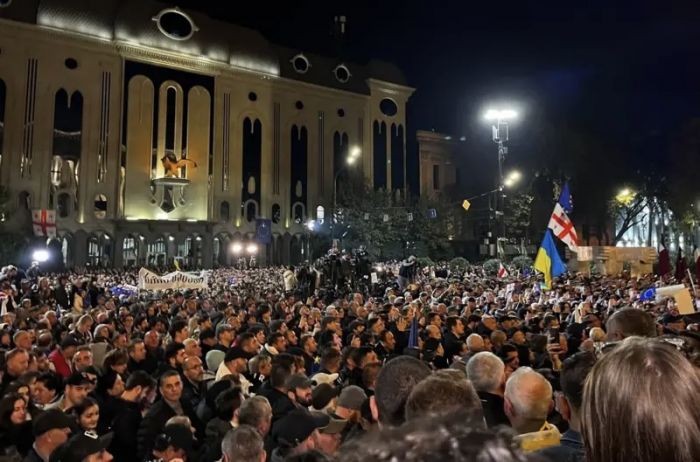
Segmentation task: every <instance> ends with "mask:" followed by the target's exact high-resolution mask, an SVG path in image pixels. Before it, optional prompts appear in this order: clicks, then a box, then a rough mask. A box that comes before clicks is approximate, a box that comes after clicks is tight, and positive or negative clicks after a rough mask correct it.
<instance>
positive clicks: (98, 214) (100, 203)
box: [95, 194, 107, 220]
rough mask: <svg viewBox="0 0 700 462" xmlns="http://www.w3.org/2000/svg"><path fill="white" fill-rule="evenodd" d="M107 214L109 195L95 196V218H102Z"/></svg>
mask: <svg viewBox="0 0 700 462" xmlns="http://www.w3.org/2000/svg"><path fill="white" fill-rule="evenodd" d="M106 216H107V196H105V195H104V194H97V195H96V196H95V218H97V219H98V220H102V219H103V218H104V217H106Z"/></svg>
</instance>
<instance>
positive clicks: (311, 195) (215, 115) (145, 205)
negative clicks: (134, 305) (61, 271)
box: [0, 0, 413, 268]
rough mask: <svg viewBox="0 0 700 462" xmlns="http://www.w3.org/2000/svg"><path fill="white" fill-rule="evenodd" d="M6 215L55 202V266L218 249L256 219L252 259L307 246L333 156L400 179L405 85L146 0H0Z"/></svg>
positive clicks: (335, 161)
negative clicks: (265, 239)
mask: <svg viewBox="0 0 700 462" xmlns="http://www.w3.org/2000/svg"><path fill="white" fill-rule="evenodd" d="M0 50H1V52H0V156H1V157H0V184H2V185H5V186H6V187H8V188H9V189H10V191H11V193H12V195H13V197H16V198H17V199H16V204H13V205H12V207H11V211H10V213H8V214H7V217H5V219H6V222H5V223H4V225H5V226H6V227H7V228H15V229H17V230H20V231H26V232H31V211H32V210H54V211H55V212H56V225H57V226H56V227H57V238H56V240H54V241H52V242H50V244H51V245H53V246H55V247H60V249H61V254H62V255H63V258H64V260H65V263H66V265H67V266H69V267H70V266H84V265H91V266H110V267H112V266H113V267H124V266H141V265H152V264H164V263H170V262H172V261H173V260H175V259H177V260H180V261H181V263H183V264H185V266H188V267H204V268H208V267H212V266H215V265H217V264H227V263H230V262H231V261H232V258H233V256H232V255H231V252H230V251H229V250H230V247H231V244H232V243H233V242H237V241H238V242H243V243H245V242H247V241H253V240H254V239H255V235H256V222H257V220H258V219H269V220H271V221H270V222H268V223H269V224H270V225H271V240H270V242H269V243H266V244H264V245H261V246H260V254H259V255H258V260H259V261H260V260H262V261H263V262H265V263H267V264H280V263H288V262H297V261H301V260H303V259H305V256H304V251H305V249H307V248H308V247H307V246H306V239H307V238H308V235H307V234H306V233H308V230H307V228H306V227H305V224H306V223H307V221H308V220H312V219H313V220H317V221H319V222H323V221H324V220H325V221H327V220H328V218H329V216H330V212H326V211H327V210H328V211H329V210H330V208H329V207H330V206H331V204H332V203H333V195H334V191H335V178H337V175H336V173H338V172H339V170H340V169H343V168H346V167H345V159H346V157H347V156H348V153H350V152H354V153H359V155H360V162H358V163H357V164H358V165H357V166H354V167H349V166H348V167H347V169H348V171H349V172H348V174H355V175H359V174H361V175H363V176H364V178H365V179H366V181H368V182H370V183H371V184H373V185H374V186H375V187H377V188H386V189H391V190H401V189H404V188H405V187H406V167H405V166H406V148H405V145H406V143H405V137H406V133H405V127H406V123H405V117H406V115H405V114H406V111H405V107H406V102H407V100H408V99H409V98H410V96H411V94H412V93H413V89H412V88H410V87H408V86H407V85H406V82H405V79H404V77H403V75H402V74H401V72H400V71H399V70H398V69H397V68H396V67H394V66H393V65H391V64H388V63H383V62H379V61H369V62H368V63H367V64H365V65H359V64H353V63H349V62H344V61H342V60H340V59H334V58H328V57H322V56H317V55H315V54H313V53H308V52H304V51H303V50H293V49H289V48H285V47H283V46H278V45H276V44H273V43H270V42H269V41H268V40H266V39H265V38H264V37H263V36H262V35H261V34H260V33H258V32H256V31H254V30H251V29H247V28H243V27H240V26H237V25H234V24H229V23H224V22H222V21H218V20H215V19H212V18H209V17H207V16H206V15H203V14H200V13H196V12H191V11H185V10H181V9H178V8H175V7H173V6H171V5H166V4H161V3H157V2H154V1H150V0H127V1H118V0H100V1H99V2H94V1H93V2H90V1H85V0H22V1H19V0H4V1H0Z"/></svg>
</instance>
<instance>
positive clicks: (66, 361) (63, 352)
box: [49, 335, 78, 379]
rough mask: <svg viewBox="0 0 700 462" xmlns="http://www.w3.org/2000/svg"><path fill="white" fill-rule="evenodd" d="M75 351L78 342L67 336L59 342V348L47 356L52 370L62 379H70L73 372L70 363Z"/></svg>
mask: <svg viewBox="0 0 700 462" xmlns="http://www.w3.org/2000/svg"><path fill="white" fill-rule="evenodd" d="M77 349H78V341H77V340H75V339H74V338H73V337H72V336H70V335H68V336H66V337H65V338H64V339H63V340H62V341H61V344H60V346H59V348H56V349H55V350H53V351H52V352H51V353H50V354H49V361H51V362H52V363H53V367H54V370H55V371H56V373H57V374H59V375H60V376H61V377H63V378H64V379H67V378H68V377H70V375H71V373H72V372H73V369H71V363H72V360H73V355H75V352H76V351H77Z"/></svg>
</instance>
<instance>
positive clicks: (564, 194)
mask: <svg viewBox="0 0 700 462" xmlns="http://www.w3.org/2000/svg"><path fill="white" fill-rule="evenodd" d="M559 205H561V208H563V209H564V211H565V212H566V213H571V212H572V211H573V210H574V202H573V200H572V198H571V191H570V190H569V183H568V182H566V183H564V186H563V187H562V188H561V194H559Z"/></svg>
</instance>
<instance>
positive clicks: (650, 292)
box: [639, 287, 656, 302]
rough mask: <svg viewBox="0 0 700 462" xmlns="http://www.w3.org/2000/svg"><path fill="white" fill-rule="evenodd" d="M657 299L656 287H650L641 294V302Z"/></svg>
mask: <svg viewBox="0 0 700 462" xmlns="http://www.w3.org/2000/svg"><path fill="white" fill-rule="evenodd" d="M655 299H656V287H650V288H648V289H647V290H645V291H644V292H642V293H641V294H640V295H639V301H640V302H646V301H649V300H655Z"/></svg>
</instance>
